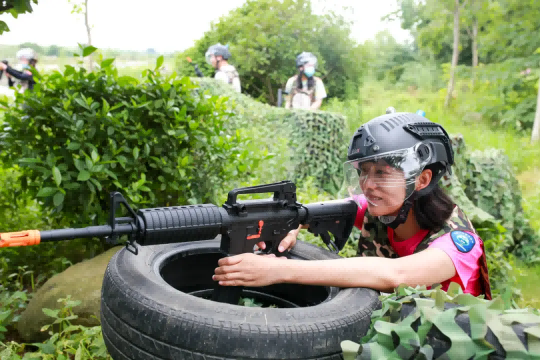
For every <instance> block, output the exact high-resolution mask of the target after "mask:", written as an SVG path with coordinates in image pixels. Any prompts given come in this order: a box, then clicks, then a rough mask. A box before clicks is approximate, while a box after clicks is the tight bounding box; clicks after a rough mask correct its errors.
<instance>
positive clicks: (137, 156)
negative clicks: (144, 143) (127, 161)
mask: <svg viewBox="0 0 540 360" xmlns="http://www.w3.org/2000/svg"><path fill="white" fill-rule="evenodd" d="M133 158H134V159H135V160H137V159H138V158H139V148H138V147H135V148H133Z"/></svg>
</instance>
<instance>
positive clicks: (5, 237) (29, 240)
mask: <svg viewBox="0 0 540 360" xmlns="http://www.w3.org/2000/svg"><path fill="white" fill-rule="evenodd" d="M40 241H41V235H40V233H39V230H24V231H17V232H10V233H0V247H8V246H29V245H37V244H39V242H40Z"/></svg>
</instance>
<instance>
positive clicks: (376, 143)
mask: <svg viewBox="0 0 540 360" xmlns="http://www.w3.org/2000/svg"><path fill="white" fill-rule="evenodd" d="M420 143H421V144H423V145H425V146H419V145H421V144H420ZM415 147H416V148H417V149H416V151H417V155H418V157H419V159H422V158H425V157H429V161H427V163H426V164H425V166H429V165H431V164H437V163H438V164H441V165H442V166H443V168H444V169H445V170H447V171H448V172H449V173H450V174H451V171H452V170H451V166H452V165H453V164H454V151H453V150H452V146H451V144H450V138H449V136H448V133H447V132H446V130H444V128H443V127H442V126H441V125H439V124H436V123H434V122H431V121H430V120H428V119H426V118H425V117H423V116H421V115H418V114H413V113H403V112H401V113H397V112H395V113H389V114H385V115H381V116H379V117H376V118H374V119H372V120H370V121H368V122H367V123H365V124H364V125H362V126H360V128H358V130H356V133H355V134H354V136H353V138H352V139H351V142H350V144H349V150H348V153H347V159H348V160H349V161H354V160H361V159H365V158H369V157H372V156H382V155H384V154H389V153H392V152H396V151H403V150H406V149H412V148H415ZM437 180H438V179H437Z"/></svg>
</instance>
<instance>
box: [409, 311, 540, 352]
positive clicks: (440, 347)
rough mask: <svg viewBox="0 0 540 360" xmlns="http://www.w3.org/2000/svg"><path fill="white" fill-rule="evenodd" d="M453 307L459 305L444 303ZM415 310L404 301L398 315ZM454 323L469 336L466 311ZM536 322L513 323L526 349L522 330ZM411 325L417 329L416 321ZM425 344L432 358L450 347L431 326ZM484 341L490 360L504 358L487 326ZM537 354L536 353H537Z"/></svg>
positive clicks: (469, 329)
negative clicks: (431, 353) (430, 348)
mask: <svg viewBox="0 0 540 360" xmlns="http://www.w3.org/2000/svg"><path fill="white" fill-rule="evenodd" d="M454 307H459V305H455V304H445V309H451V308H454ZM414 311H416V306H415V305H414V303H405V304H403V306H402V308H401V313H400V317H401V319H404V318H406V317H407V316H409V315H410V314H411V313H413V312H414ZM455 321H456V324H457V325H458V326H459V327H460V328H461V329H462V330H463V331H464V332H465V333H466V334H467V335H469V336H471V323H470V319H469V315H468V314H467V313H459V312H458V315H457V316H456V317H455ZM535 325H536V324H530V325H522V324H513V325H512V330H513V331H514V333H515V334H516V335H517V337H518V338H519V340H520V341H521V343H522V344H523V345H524V346H525V348H526V349H528V342H527V334H526V333H525V332H524V331H523V330H524V329H525V328H527V327H530V326H535ZM412 327H413V329H414V330H415V331H417V330H418V323H413V324H412ZM426 337H427V340H426V344H429V345H430V346H431V347H432V348H433V359H437V358H439V357H440V356H441V355H442V354H444V353H445V352H447V351H448V350H449V349H450V346H451V342H450V339H449V338H448V337H447V336H446V335H444V334H443V333H442V332H441V331H440V330H439V329H437V327H435V326H433V327H432V328H431V330H430V331H429V332H428V333H427V336H426ZM485 339H486V341H487V342H488V343H490V344H491V345H492V346H493V347H494V348H495V351H494V352H492V353H490V354H489V356H488V359H490V360H502V359H506V358H507V357H506V351H505V350H504V348H503V347H502V345H501V343H500V342H499V340H498V339H497V337H496V336H495V334H494V333H493V332H492V331H491V329H490V328H489V327H488V330H487V333H486V337H485ZM537 355H538V354H537Z"/></svg>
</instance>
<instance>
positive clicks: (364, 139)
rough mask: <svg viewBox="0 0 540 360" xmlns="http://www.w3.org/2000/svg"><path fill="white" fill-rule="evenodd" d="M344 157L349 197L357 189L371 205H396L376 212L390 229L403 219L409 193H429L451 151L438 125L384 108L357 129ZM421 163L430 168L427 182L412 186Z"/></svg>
mask: <svg viewBox="0 0 540 360" xmlns="http://www.w3.org/2000/svg"><path fill="white" fill-rule="evenodd" d="M388 110H390V111H391V110H392V109H388ZM347 160H348V161H347V162H345V164H344V172H345V179H346V184H347V190H348V192H349V194H350V195H351V196H352V197H353V198H354V196H355V195H360V194H363V195H364V196H365V197H366V199H367V201H368V202H369V203H370V204H371V205H373V206H379V205H382V206H385V205H386V206H396V205H398V204H402V205H401V207H400V210H399V212H398V215H397V216H388V215H385V216H379V220H380V221H381V222H383V223H385V224H387V225H388V226H390V227H392V228H394V229H395V228H396V227H397V226H399V225H400V224H402V223H404V222H405V220H406V219H407V214H408V212H409V209H410V208H411V207H412V205H413V201H414V199H415V198H417V197H421V196H424V195H427V194H429V193H430V192H431V191H433V189H434V188H435V187H436V186H437V183H438V182H439V180H440V179H441V177H442V176H443V175H444V174H445V173H446V172H448V173H450V174H451V173H452V172H451V171H452V170H451V166H452V165H453V164H454V152H453V150H452V146H451V144H450V138H449V137H448V134H447V133H446V131H445V130H444V128H443V127H442V126H441V125H439V124H436V123H434V122H431V121H429V120H428V119H426V118H425V117H423V116H421V115H418V114H412V113H403V112H401V113H398V112H389V113H387V114H385V115H381V116H379V117H376V118H375V119H372V120H370V121H368V122H367V123H365V124H364V125H362V126H360V128H358V130H357V131H356V132H355V134H354V135H353V138H352V139H351V142H350V144H349V149H348V153H347ZM426 167H429V169H431V171H432V177H431V182H430V183H429V185H428V186H426V187H425V188H423V189H421V190H416V189H415V188H416V179H417V177H418V176H419V175H420V174H421V173H422V171H423V170H424V169H425V168H426ZM368 184H370V185H369V186H368ZM374 189H375V190H374ZM393 189H399V191H394V190H393ZM364 190H365V191H366V192H365V193H364ZM394 194H396V195H395V196H394ZM389 195H390V196H389Z"/></svg>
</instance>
